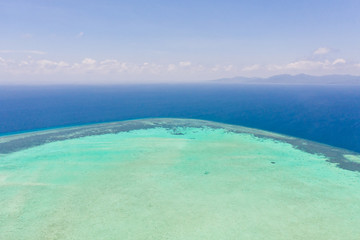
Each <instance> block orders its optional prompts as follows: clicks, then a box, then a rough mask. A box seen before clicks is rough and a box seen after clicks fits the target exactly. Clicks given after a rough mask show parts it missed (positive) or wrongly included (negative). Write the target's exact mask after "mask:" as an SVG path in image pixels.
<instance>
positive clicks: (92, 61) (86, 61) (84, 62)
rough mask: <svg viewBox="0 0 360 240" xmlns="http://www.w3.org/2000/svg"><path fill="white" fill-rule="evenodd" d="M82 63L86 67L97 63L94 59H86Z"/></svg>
mask: <svg viewBox="0 0 360 240" xmlns="http://www.w3.org/2000/svg"><path fill="white" fill-rule="evenodd" d="M81 63H82V64H85V65H93V64H95V63H96V60H94V59H92V58H85V59H84V60H82V62H81Z"/></svg>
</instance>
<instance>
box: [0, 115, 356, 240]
mask: <svg viewBox="0 0 360 240" xmlns="http://www.w3.org/2000/svg"><path fill="white" fill-rule="evenodd" d="M295 143H296V144H295ZM317 148H319V149H320V148H321V151H320V150H319V151H318V152H317V151H316V149H317ZM334 151H335V152H336V154H337V155H336V156H340V155H339V154H342V156H343V158H344V159H345V160H342V161H345V162H347V161H348V162H347V163H348V164H353V165H354V166H356V164H359V163H360V160H359V159H360V157H359V155H356V154H355V153H349V152H346V151H345V150H344V151H343V150H340V149H333V148H331V147H328V146H323V145H317V144H315V143H312V142H307V141H305V140H299V139H295V138H291V137H287V136H282V135H278V134H274V133H269V132H264V131H259V130H254V129H248V128H242V127H237V126H231V125H225V124H220V123H214V122H207V121H200V120H182V119H147V120H134V121H126V122H118V123H108V124H96V125H87V126H82V127H72V128H59V129H51V130H46V131H37V132H30V133H24V134H16V135H9V136H3V137H0V206H1V208H0V239H2V240H13V239H14V240H18V239H24V240H25V239H37V240H38V239H124V240H125V239H154V240H161V239H214V240H215V239H216V240H219V239H227V240H229V239H249V240H250V239H252V240H257V239H268V240H271V239H276V240H282V239H284V240H285V239H286V240H289V239H293V240H296V239H317V240H322V239H324V240H325V239H326V240H332V239H334V240H335V239H336V240H339V239H344V240H352V239H354V240H358V239H360V227H359V226H360V173H359V171H355V170H349V169H344V168H341V167H339V163H336V161H334V154H333V152H334ZM327 153H329V154H327ZM336 156H335V157H336ZM353 165H352V166H353Z"/></svg>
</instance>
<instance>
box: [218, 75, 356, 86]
mask: <svg viewBox="0 0 360 240" xmlns="http://www.w3.org/2000/svg"><path fill="white" fill-rule="evenodd" d="M212 82H217V83H242V84H295V85H324V84H326V85H327V84H334V85H360V76H353V75H325V76H312V75H306V74H298V75H289V74H283V75H275V76H272V77H268V78H258V77H252V78H249V77H234V78H221V79H216V80H212Z"/></svg>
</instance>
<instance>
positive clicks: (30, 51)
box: [0, 50, 46, 55]
mask: <svg viewBox="0 0 360 240" xmlns="http://www.w3.org/2000/svg"><path fill="white" fill-rule="evenodd" d="M0 53H20V54H37V55H44V54H46V52H43V51H38V50H0Z"/></svg>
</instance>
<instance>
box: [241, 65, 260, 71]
mask: <svg viewBox="0 0 360 240" xmlns="http://www.w3.org/2000/svg"><path fill="white" fill-rule="evenodd" d="M259 68H260V65H259V64H253V65H250V66H245V67H243V68H242V69H241V70H242V71H244V72H251V71H255V70H258V69H259Z"/></svg>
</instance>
